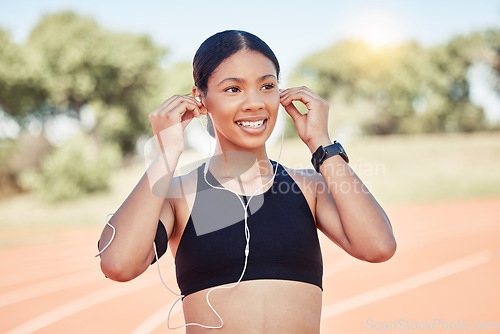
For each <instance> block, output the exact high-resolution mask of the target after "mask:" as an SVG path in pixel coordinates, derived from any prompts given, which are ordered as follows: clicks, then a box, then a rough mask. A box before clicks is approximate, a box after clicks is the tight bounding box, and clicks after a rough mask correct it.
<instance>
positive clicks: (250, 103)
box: [242, 91, 265, 111]
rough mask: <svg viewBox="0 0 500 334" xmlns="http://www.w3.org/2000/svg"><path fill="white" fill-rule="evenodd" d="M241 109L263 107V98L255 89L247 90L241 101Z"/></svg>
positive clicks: (249, 109) (250, 109)
mask: <svg viewBox="0 0 500 334" xmlns="http://www.w3.org/2000/svg"><path fill="white" fill-rule="evenodd" d="M242 107H243V110H248V111H252V110H259V109H262V108H264V107H265V103H264V99H263V96H261V94H259V92H258V91H257V92H256V91H247V92H246V94H245V100H244V101H243V106H242Z"/></svg>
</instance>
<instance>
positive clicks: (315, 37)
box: [0, 0, 500, 78]
mask: <svg viewBox="0 0 500 334" xmlns="http://www.w3.org/2000/svg"><path fill="white" fill-rule="evenodd" d="M61 10H73V11H75V12H77V13H79V14H81V15H85V16H90V17H92V18H94V19H95V20H96V21H97V22H98V23H99V24H100V25H102V26H103V27H106V28H109V29H112V30H116V31H127V32H132V33H139V34H148V35H150V36H151V37H152V38H153V40H154V41H155V42H156V43H157V44H158V45H160V46H163V47H166V48H168V49H169V55H168V57H167V62H170V63H173V62H177V61H181V60H186V61H191V60H192V57H193V55H194V53H195V52H196V49H197V48H198V46H199V45H200V44H201V43H202V42H203V40H205V39H206V38H207V37H209V36H210V35H212V34H214V33H216V32H218V31H221V30H226V29H242V30H247V31H249V32H252V33H254V34H256V35H258V36H259V37H261V38H262V39H263V40H264V41H266V42H267V43H268V44H269V45H270V46H271V48H272V49H273V50H274V52H275V53H276V55H277V57H278V59H279V60H280V63H281V67H282V73H283V77H285V78H286V75H287V74H288V73H290V72H291V70H292V69H293V67H294V66H296V65H297V63H298V62H299V61H300V60H301V59H302V58H304V57H305V56H307V55H309V54H311V53H312V52H314V51H317V50H321V49H323V48H326V47H328V46H330V45H332V44H334V43H336V42H338V41H339V40H342V39H347V38H353V37H357V38H362V39H365V40H367V41H368V42H370V43H372V44H373V45H374V46H380V45H385V44H391V43H392V44H394V43H397V42H401V41H403V40H409V39H412V40H416V41H418V42H420V43H422V44H424V45H434V44H438V43H442V42H446V41H447V40H449V39H450V38H452V37H453V36H456V35H457V34H466V33H469V32H471V31H475V30H482V29H486V28H492V27H496V28H500V0H476V1H471V0H455V1H451V0H418V1H417V0H350V1H345V0H344V1H335V0H330V1H328V0H302V1H298V0H286V1H270V0H266V1H263V0H253V1H221V0H210V1H209V0H183V1H181V0H177V1H170V0H163V1H161V0H142V1H132V0H121V1H116V0H85V1H82V0H80V1H77V0H41V1H40V0H16V1H8V0H0V28H3V29H7V30H8V31H10V35H11V38H12V39H13V40H14V41H15V42H18V43H22V42H23V41H25V40H26V38H27V36H28V35H29V32H30V30H31V29H32V27H33V26H34V25H35V24H36V23H37V22H38V20H39V19H40V17H41V16H42V15H44V14H47V13H53V12H57V11H61Z"/></svg>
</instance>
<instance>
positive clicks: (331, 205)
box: [310, 173, 349, 251]
mask: <svg viewBox="0 0 500 334" xmlns="http://www.w3.org/2000/svg"><path fill="white" fill-rule="evenodd" d="M310 179H311V181H310V182H312V183H313V184H314V185H315V187H314V189H315V197H316V206H315V218H316V225H317V226H318V229H319V230H320V231H322V232H323V234H325V235H326V236H327V237H328V238H329V239H330V240H331V241H333V242H334V243H335V244H337V245H339V246H340V247H342V248H343V249H344V250H346V251H347V250H348V246H349V240H348V238H347V236H346V234H345V232H344V228H343V226H342V220H341V217H340V214H339V210H338V208H337V205H336V204H335V201H334V199H333V197H332V194H331V192H330V189H329V188H328V185H327V184H326V182H325V180H324V178H323V177H322V176H321V174H318V173H315V174H312V175H311V176H310Z"/></svg>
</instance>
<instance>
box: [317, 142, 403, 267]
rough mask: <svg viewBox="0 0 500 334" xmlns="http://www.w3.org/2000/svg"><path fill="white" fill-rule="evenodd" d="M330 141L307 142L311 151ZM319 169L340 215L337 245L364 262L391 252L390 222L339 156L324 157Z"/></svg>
mask: <svg viewBox="0 0 500 334" xmlns="http://www.w3.org/2000/svg"><path fill="white" fill-rule="evenodd" d="M330 143H331V142H330V141H329V139H328V140H327V139H323V140H322V141H321V143H319V142H315V143H311V145H310V146H309V148H310V149H311V151H313V152H314V150H315V149H316V148H317V147H318V146H319V145H323V146H327V145H329V144H330ZM320 172H321V174H322V176H323V178H324V180H325V183H326V185H327V187H328V190H329V193H330V196H331V197H332V198H333V200H334V202H335V206H336V208H337V211H338V215H339V218H340V224H341V225H342V230H343V233H344V239H343V240H342V242H341V244H342V247H343V248H344V249H346V251H348V252H349V253H350V254H352V255H353V256H355V257H357V258H361V259H363V260H367V261H374V262H378V261H383V260H386V257H391V256H392V255H393V254H394V250H395V247H396V244H395V240H394V235H393V233H392V227H391V224H390V221H389V219H388V217H387V215H386V214H385V212H384V210H383V209H382V207H381V206H380V205H379V203H378V202H377V201H376V199H375V198H374V197H373V195H372V194H371V193H370V191H369V190H368V188H367V187H366V186H365V185H364V184H363V182H362V181H361V180H360V179H359V177H358V176H357V175H356V173H355V172H354V171H353V170H352V169H351V168H350V167H349V165H348V164H347V163H346V162H345V161H344V159H342V157H341V156H340V155H335V156H333V157H331V158H328V159H326V160H325V161H324V162H323V164H322V165H321V167H320Z"/></svg>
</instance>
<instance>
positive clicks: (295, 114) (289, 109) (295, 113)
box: [283, 103, 302, 122]
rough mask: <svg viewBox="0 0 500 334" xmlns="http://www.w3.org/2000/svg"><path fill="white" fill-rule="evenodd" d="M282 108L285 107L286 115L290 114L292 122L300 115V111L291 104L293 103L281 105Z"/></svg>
mask: <svg viewBox="0 0 500 334" xmlns="http://www.w3.org/2000/svg"><path fill="white" fill-rule="evenodd" d="M283 108H285V111H286V112H287V114H288V115H290V117H291V118H292V119H293V121H294V122H295V121H296V120H297V119H299V118H300V117H301V116H302V114H301V113H300V111H299V110H298V109H297V108H296V107H295V106H294V105H293V103H290V104H288V105H286V106H285V105H283Z"/></svg>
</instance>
